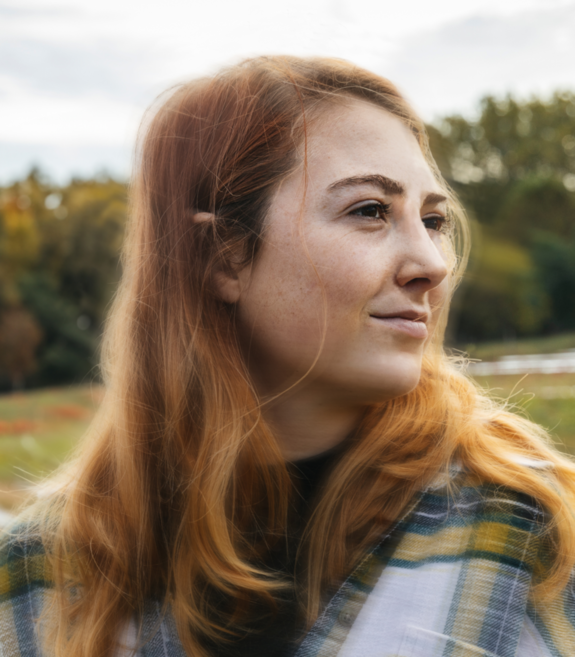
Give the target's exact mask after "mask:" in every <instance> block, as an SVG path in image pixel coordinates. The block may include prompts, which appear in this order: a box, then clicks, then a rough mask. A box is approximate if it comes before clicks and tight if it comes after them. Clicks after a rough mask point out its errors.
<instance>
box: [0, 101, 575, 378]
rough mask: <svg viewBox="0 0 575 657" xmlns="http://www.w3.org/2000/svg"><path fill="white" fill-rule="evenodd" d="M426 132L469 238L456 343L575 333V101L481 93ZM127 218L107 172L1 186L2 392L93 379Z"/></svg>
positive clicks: (34, 176)
mask: <svg viewBox="0 0 575 657" xmlns="http://www.w3.org/2000/svg"><path fill="white" fill-rule="evenodd" d="M428 130H429V136H430V145H431V149H432V152H433V154H434V156H435V158H436V161H437V163H438V166H439V168H440V170H441V172H442V174H443V175H444V176H445V178H446V179H447V181H448V182H449V184H450V185H451V186H452V187H453V189H454V190H455V192H456V193H457V194H458V196H459V198H460V199H461V200H462V202H463V204H464V206H465V208H466V210H467V212H468V213H469V216H470V218H471V219H472V224H473V233H474V248H473V251H472V257H471V262H470V268H469V272H468V274H467V275H466V278H465V281H464V283H463V284H462V286H461V287H460V288H459V290H458V292H457V293H456V298H455V303H454V305H453V310H452V316H451V319H450V341H451V343H453V344H455V345H459V346H464V345H465V344H466V343H469V342H475V343H477V342H481V341H485V340H497V339H514V338H516V337H523V336H538V335H545V334H551V333H558V332H563V331H570V330H575V221H574V220H575V93H573V92H557V93H555V94H554V95H553V96H552V97H551V98H547V99H540V98H532V99H530V100H523V101H520V100H517V99H514V98H513V97H510V96H508V97H505V98H494V97H486V98H484V99H483V100H482V101H481V104H480V107H479V111H478V113H477V117H475V118H473V119H471V118H469V117H467V118H466V117H463V116H460V115H454V116H448V117H445V118H443V119H442V120H440V121H437V122H435V123H434V124H432V125H429V126H428ZM126 214H127V188H126V185H125V184H124V183H122V182H119V181H116V180H113V179H111V178H108V177H105V176H104V177H99V178H97V179H93V180H72V181H71V182H70V183H69V184H67V185H64V186H57V185H54V184H52V183H51V182H50V180H49V179H48V178H46V177H45V176H44V174H43V173H42V172H40V171H38V170H37V169H34V170H32V171H31V172H30V174H29V175H28V176H27V177H26V178H25V179H23V180H19V181H16V182H14V183H13V184H11V185H9V186H5V187H3V188H0V390H9V389H14V388H20V387H23V386H24V385H26V386H27V387H32V386H45V385H57V384H63V383H68V382H73V381H81V380H86V379H87V378H90V377H92V376H95V375H96V372H97V367H96V366H97V360H98V343H99V338H100V335H101V331H102V325H103V322H104V318H105V315H106V311H107V308H108V305H109V302H110V299H111V297H112V295H113V293H114V290H115V287H116V285H117V282H118V280H119V277H120V274H121V265H120V262H119V253H120V248H121V244H122V238H123V233H124V226H125V221H126Z"/></svg>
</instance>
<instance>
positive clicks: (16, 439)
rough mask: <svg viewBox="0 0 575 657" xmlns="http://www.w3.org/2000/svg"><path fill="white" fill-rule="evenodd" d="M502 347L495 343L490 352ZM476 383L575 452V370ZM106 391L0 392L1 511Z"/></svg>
mask: <svg viewBox="0 0 575 657" xmlns="http://www.w3.org/2000/svg"><path fill="white" fill-rule="evenodd" d="M572 337H573V338H574V346H575V336H572ZM570 339H571V338H570ZM560 344H562V346H561V347H556V348H557V349H564V348H568V347H567V346H564V345H566V344H569V342H568V340H563V342H562V343H560ZM531 346H532V351H531V352H529V351H524V349H525V346H521V345H520V347H519V349H520V351H515V353H545V351H544V348H545V345H541V343H540V342H539V343H537V342H535V343H532V345H531ZM499 349H500V347H499V346H498V345H492V347H491V353H492V354H493V353H497V352H498V351H499ZM504 353H512V352H511V351H509V352H504ZM473 355H474V354H473ZM491 357H493V356H491ZM484 358H485V356H484ZM486 359H487V358H486ZM477 381H478V383H479V384H480V385H481V386H483V387H486V388H488V389H490V390H491V393H492V394H493V395H495V396H496V397H499V398H502V399H505V400H508V402H509V403H510V404H512V405H513V406H514V408H515V409H516V410H517V411H518V412H520V413H522V414H525V415H527V416H528V417H530V418H531V419H533V420H535V421H536V422H538V423H540V424H542V425H543V426H544V427H546V428H547V429H548V430H549V431H550V432H551V434H552V435H553V437H554V438H555V440H556V441H557V446H558V448H559V449H561V450H563V451H565V452H567V453H570V454H572V455H574V456H575V374H553V375H548V374H529V375H527V376H523V377H522V376H518V375H517V376H492V377H478V378H477ZM102 395H103V389H102V388H101V387H98V386H78V387H70V388H58V389H56V388H51V389H44V390H37V391H31V392H27V393H17V394H11V395H2V396H0V509H2V508H4V509H8V510H9V509H12V508H13V507H14V506H15V505H16V504H17V503H18V502H19V501H20V500H21V499H22V498H23V496H24V495H26V491H27V489H29V488H30V486H32V485H34V483H36V482H38V481H39V480H40V479H42V478H43V477H44V476H46V475H48V474H49V473H50V472H52V471H53V470H54V468H55V467H57V466H58V465H59V464H60V463H61V462H62V461H63V460H64V459H65V458H66V457H67V455H68V454H69V453H70V451H71V450H72V448H73V447H74V445H75V444H76V443H77V441H78V439H79V438H80V437H81V436H82V434H83V433H84V431H85V429H86V427H87V426H88V424H89V422H90V419H91V418H92V416H93V414H94V412H95V410H96V408H97V406H98V404H99V402H100V401H101V399H102Z"/></svg>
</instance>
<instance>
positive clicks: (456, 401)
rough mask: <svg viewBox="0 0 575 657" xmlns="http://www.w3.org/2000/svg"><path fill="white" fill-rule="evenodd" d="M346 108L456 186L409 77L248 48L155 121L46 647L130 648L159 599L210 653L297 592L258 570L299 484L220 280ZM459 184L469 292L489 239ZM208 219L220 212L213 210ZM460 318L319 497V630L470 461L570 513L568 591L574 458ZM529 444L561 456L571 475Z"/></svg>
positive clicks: (67, 525)
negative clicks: (480, 363)
mask: <svg viewBox="0 0 575 657" xmlns="http://www.w3.org/2000/svg"><path fill="white" fill-rule="evenodd" d="M346 98H355V99H360V100H363V101H366V102H369V103H372V104H375V105H377V106H378V107H381V108H382V109H385V110H386V111H388V112H391V113H392V114H393V115H395V116H397V117H398V118H399V119H400V120H401V121H403V122H404V123H405V124H406V125H407V126H408V127H409V128H410V130H411V131H412V132H413V134H414V136H415V137H416V138H417V140H418V143H419V145H420V147H421V149H422V152H423V153H424V155H425V157H426V159H427V161H428V163H429V165H430V167H431V168H432V171H433V172H434V175H435V176H436V178H437V180H438V181H440V183H441V185H442V187H443V188H444V189H447V185H446V184H445V182H444V181H443V180H442V178H441V176H440V174H439V172H438V170H437V167H436V166H435V163H434V162H433V158H432V156H431V153H430V151H429V145H428V142H427V137H426V134H425V129H424V126H423V124H422V123H421V121H420V120H419V119H418V118H417V117H416V115H415V114H414V112H413V110H412V109H411V108H410V107H409V105H408V104H407V103H406V101H405V100H404V99H403V98H402V96H401V95H400V94H399V92H398V91H397V89H396V88H395V87H394V86H393V85H392V84H391V83H390V82H388V81H387V80H385V79H383V78H381V77H379V76H376V75H374V74H372V73H369V72H367V71H365V70H363V69H360V68H358V67H356V66H353V65H351V64H348V63H346V62H343V61H338V60H333V59H300V58H295V57H260V58H256V59H251V60H247V61H246V62H243V63H242V64H239V65H238V66H234V67H231V68H229V69H226V70H224V71H222V72H221V73H219V74H218V75H216V76H214V77H209V78H203V79H200V80H196V81H194V82H191V83H189V84H185V85H182V86H180V87H178V88H176V89H175V90H174V91H172V92H171V94H170V95H169V97H168V98H167V99H166V100H165V101H164V102H163V104H162V105H161V107H160V108H159V109H158V110H157V111H156V113H155V114H154V116H153V117H152V118H151V119H150V120H148V119H147V118H146V122H145V123H146V130H145V133H144V134H143V137H142V140H141V148H140V150H139V152H138V157H137V167H136V170H137V173H136V175H135V177H134V183H133V186H132V190H131V191H132V194H131V198H132V206H131V216H130V222H129V226H128V231H127V237H126V241H125V246H124V254H123V264H124V275H123V279H122V282H121V285H120V288H119V290H118V293H117V295H116V298H115V301H114V305H113V309H112V312H111V315H110V318H109V321H108V324H107V328H106V333H105V340H104V346H103V357H102V370H103V374H104V380H105V384H106V395H105V400H104V402H103V404H102V407H101V409H100V411H99V413H98V415H97V417H96V420H95V421H94V423H93V424H92V426H91V428H90V429H89V431H88V434H87V435H86V437H85V439H84V441H83V443H82V445H81V447H80V449H79V451H78V455H77V458H76V459H75V461H74V462H73V464H72V465H71V466H69V467H68V470H67V472H68V473H69V480H68V483H67V485H66V486H65V487H64V489H63V494H62V496H61V497H59V498H58V500H57V501H56V502H54V501H53V502H52V503H51V506H50V507H49V509H48V511H47V515H46V517H45V525H44V537H45V538H44V540H45V543H46V546H47V549H48V553H49V554H50V555H51V561H52V566H53V574H54V581H55V595H54V605H53V607H52V609H51V610H50V614H53V615H54V617H55V618H57V619H58V620H57V622H56V623H54V628H55V629H54V633H53V634H52V635H51V636H50V637H48V638H47V642H49V643H50V645H51V650H52V652H54V654H56V655H57V656H58V657H72V656H73V657H94V656H95V655H112V654H113V652H114V648H115V645H116V642H117V640H118V633H119V631H120V629H121V626H122V624H123V623H125V622H127V621H128V620H129V619H130V618H131V617H134V616H135V617H136V618H138V617H139V616H141V614H142V613H143V606H144V603H145V601H146V600H148V599H156V600H159V601H160V602H161V603H162V604H163V608H164V610H167V609H168V607H169V609H170V610H171V613H172V614H173V616H174V618H175V621H176V624H177V628H178V632H179V636H180V639H181V641H182V644H183V646H184V648H185V650H186V651H187V652H188V653H189V654H193V655H198V656H202V655H204V656H206V655H207V653H206V650H205V648H204V643H203V641H204V639H206V638H207V639H211V640H224V639H225V637H226V636H233V634H234V632H235V631H236V630H237V629H238V627H241V624H242V623H243V622H244V621H245V620H246V619H245V618H243V617H242V616H241V613H240V611H241V606H242V603H243V602H245V601H246V600H251V599H254V598H259V599H261V600H263V601H264V602H265V603H267V604H269V605H273V601H274V595H275V594H276V593H277V592H278V591H280V590H281V589H282V588H283V587H285V586H286V583H285V582H284V581H281V580H279V579H278V578H277V576H276V575H274V573H271V572H267V571H266V570H265V569H264V568H263V567H259V566H258V565H257V564H259V563H261V562H262V557H263V556H264V555H265V554H266V553H267V552H268V551H269V550H270V549H271V548H272V547H273V545H274V542H277V541H281V540H284V538H285V532H286V524H287V518H288V507H289V500H290V497H291V495H292V492H293V491H292V483H291V479H290V476H289V474H288V471H287V469H286V465H285V463H284V461H283V458H282V455H281V452H280V450H279V447H278V445H277V443H276V440H275V438H274V436H273V435H272V432H271V431H270V429H269V427H268V426H267V425H266V423H265V421H264V420H263V418H262V414H261V407H260V400H259V399H258V397H257V395H256V393H255V390H254V387H253V385H252V383H251V381H250V377H249V374H248V371H247V368H246V365H245V363H244V360H243V358H242V354H241V350H240V347H239V344H238V339H237V334H236V330H235V323H234V308H233V306H230V304H226V303H224V302H222V300H221V299H220V298H219V296H218V293H217V289H216V288H215V286H214V272H216V271H218V270H219V271H221V270H222V269H226V268H230V267H238V266H245V265H247V264H249V263H250V262H252V261H253V260H254V258H256V257H257V254H258V249H259V248H260V245H261V243H262V237H263V235H264V233H265V216H266V212H267V210H268V208H269V204H270V201H271V199H272V196H273V192H274V190H275V189H276V187H277V185H278V184H279V183H280V182H281V181H282V180H283V179H284V178H285V177H286V176H287V175H289V174H290V172H292V171H294V170H295V168H296V167H297V166H302V162H303V164H304V165H305V162H304V160H305V157H304V155H305V144H306V136H307V130H308V129H309V126H310V124H313V121H314V120H316V118H317V117H318V116H321V112H322V108H323V107H324V106H325V105H326V104H330V103H337V102H341V101H342V99H346ZM302 145H303V154H304V155H303V156H302ZM449 195H450V202H449V204H450V213H451V215H452V218H453V226H454V228H453V233H452V234H451V235H450V236H449V244H451V245H452V248H451V253H452V255H453V262H452V265H453V266H452V272H451V283H452V289H454V288H455V285H456V284H457V282H458V280H459V279H460V277H461V273H462V270H463V267H464V265H465V261H466V257H467V249H468V229H467V224H466V220H465V216H464V214H463V212H462V210H461V208H460V206H459V205H458V204H457V201H456V199H455V197H454V196H453V195H452V194H451V193H449ZM198 212H205V213H211V214H213V215H214V217H215V218H214V220H213V221H204V222H194V221H193V215H194V214H195V213H198ZM446 320H447V309H445V311H444V314H443V317H442V320H441V323H440V326H439V329H438V330H437V331H436V334H435V337H434V341H433V343H432V344H430V345H428V348H427V352H426V357H425V362H424V368H423V373H422V378H421V382H420V384H419V385H418V386H417V388H416V389H415V390H414V391H413V392H411V393H409V394H408V395H405V396H403V397H401V398H398V399H394V400H392V401H390V402H387V403H385V404H379V405H376V406H374V407H372V408H371V409H370V410H369V412H368V413H367V415H366V417H365V419H364V421H363V423H362V425H361V426H360V427H359V428H358V431H357V434H356V436H355V437H354V440H351V441H349V443H348V444H347V445H346V451H345V459H341V460H340V461H339V463H338V464H337V466H336V467H335V469H334V470H333V472H332V473H331V475H330V477H329V479H328V481H327V482H326V486H325V490H324V492H323V494H322V495H321V497H320V499H319V500H318V501H317V505H316V510H315V512H314V513H313V514H312V515H311V517H310V519H309V522H308V525H307V527H306V530H305V535H304V542H303V544H302V551H301V562H302V564H303V567H302V573H303V574H302V576H301V578H300V579H298V580H297V581H296V584H295V585H296V586H297V587H298V590H299V592H300V595H301V599H302V609H303V613H304V614H305V616H306V619H307V622H308V624H311V623H312V622H313V621H314V619H315V618H316V617H317V614H318V612H319V609H320V600H321V597H322V594H323V593H324V592H325V590H326V586H327V585H328V584H329V583H333V582H337V581H340V580H341V579H342V578H343V577H344V576H345V575H346V573H347V572H349V570H350V569H351V568H352V566H353V565H354V564H355V563H356V562H357V560H358V558H359V557H360V555H361V554H362V552H363V551H364V550H365V549H366V548H367V547H368V546H369V544H370V543H371V542H373V541H374V540H375V539H376V537H377V536H378V535H379V534H381V532H382V530H383V529H384V527H385V526H387V525H389V524H390V523H391V522H392V521H393V520H394V519H395V518H397V516H398V515H399V514H400V513H401V511H402V510H403V509H404V508H405V505H406V504H407V502H408V500H409V499H410V498H411V497H412V496H413V494H414V493H415V491H417V490H418V489H420V488H421V487H422V486H424V485H425V484H426V483H428V482H429V481H430V480H431V479H432V478H433V477H434V476H435V475H437V473H438V472H440V471H442V470H443V469H446V468H447V467H449V465H450V464H451V463H452V462H453V461H454V459H456V458H458V459H460V460H461V461H462V462H463V463H464V464H465V466H466V467H467V468H469V469H470V470H471V471H474V472H477V473H478V475H480V476H481V477H482V478H483V479H485V480H486V481H490V482H495V483H498V484H501V485H506V484H507V483H508V482H509V481H510V480H511V481H514V482H515V483H514V485H515V486H516V487H517V488H518V490H521V491H524V492H526V493H528V494H530V495H532V496H533V497H534V498H535V499H537V500H538V501H539V502H540V503H541V504H542V505H543V506H545V508H547V509H548V510H549V511H550V513H552V514H554V515H555V517H556V518H558V521H557V523H556V525H555V535H556V543H557V554H556V558H555V562H554V566H553V569H552V571H551V572H550V573H549V576H548V577H547V579H546V580H545V582H544V583H543V584H542V586H543V587H544V592H545V591H547V592H551V593H553V592H554V591H557V590H558V589H559V588H560V587H561V586H563V585H564V584H565V583H566V581H567V575H568V572H569V571H570V569H571V567H572V565H573V562H574V561H575V556H573V555H574V553H573V551H572V550H571V546H573V545H574V544H575V520H574V519H573V517H572V515H571V514H570V512H569V511H568V510H567V508H566V504H565V501H564V500H565V499H567V500H569V501H570V502H571V501H572V500H573V499H574V498H575V486H574V484H573V479H572V475H573V473H574V467H573V466H572V464H571V463H570V462H569V461H568V460H567V459H565V458H563V457H561V456H559V455H558V454H557V453H556V452H555V451H554V450H552V449H551V448H549V447H548V446H547V445H546V444H545V442H544V439H543V438H542V434H541V431H540V430H539V429H538V428H537V427H536V426H535V425H533V424H531V423H529V422H527V421H526V420H523V419H521V418H519V417H517V416H515V415H513V414H511V413H508V412H507V411H505V410H504V409H502V408H500V407H499V406H497V405H495V404H493V403H492V402H489V401H487V400H486V398H485V396H483V395H482V394H481V393H480V392H479V391H478V389H477V388H476V387H475V386H474V385H473V383H472V382H471V381H469V380H468V379H467V378H466V377H465V376H464V374H462V373H461V372H460V371H459V370H458V369H457V368H456V367H455V366H454V365H453V363H451V362H450V361H449V359H448V358H447V357H446V356H445V355H444V353H443V350H442V346H441V343H442V337H443V329H444V327H445V323H446ZM510 453H512V454H515V455H519V456H521V455H523V456H529V457H531V458H543V459H545V460H549V461H551V462H553V463H554V464H555V473H556V474H555V479H554V482H552V483H550V482H549V480H548V478H545V477H543V476H542V475H541V473H539V472H537V471H533V470H530V469H529V468H527V467H525V466H522V465H519V464H518V462H516V461H513V460H512V459H510V458H509V454H510ZM352 501H353V506H352ZM545 587H546V588H545ZM78 590H81V591H82V595H81V596H78V595H76V594H75V591H78ZM215 594H217V595H219V596H222V595H223V596H225V598H226V599H227V600H229V601H230V604H229V606H228V608H227V612H228V613H227V615H226V613H222V611H221V609H219V610H217V613H216V611H215V610H214V609H213V604H214V602H213V601H214V600H215V599H216V598H215V597H214V595H215ZM140 638H141V640H142V641H145V640H146V637H140Z"/></svg>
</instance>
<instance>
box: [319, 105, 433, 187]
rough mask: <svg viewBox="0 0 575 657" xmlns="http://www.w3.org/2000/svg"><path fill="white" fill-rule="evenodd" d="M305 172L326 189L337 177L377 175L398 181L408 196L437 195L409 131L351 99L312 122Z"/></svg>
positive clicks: (387, 114)
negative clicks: (420, 194)
mask: <svg viewBox="0 0 575 657" xmlns="http://www.w3.org/2000/svg"><path fill="white" fill-rule="evenodd" d="M307 173H308V176H309V182H310V183H311V184H312V186H313V187H318V188H320V187H323V188H324V189H325V188H326V187H327V186H329V185H330V184H331V183H332V182H333V181H334V180H338V179H341V178H346V177H353V176H358V175H366V174H367V175H370V174H379V175H383V176H386V177H388V178H391V179H393V180H397V181H398V182H400V183H401V184H402V185H403V187H404V188H405V189H406V191H407V194H408V195H409V194H412V193H413V194H417V193H424V192H425V193H429V192H440V191H441V188H440V187H439V185H438V183H437V181H436V180H435V178H434V176H433V174H432V173H431V170H430V168H429V166H428V164H427V162H426V160H425V157H424V156H423V153H422V152H421V148H420V147H419V144H418V142H417V139H416V138H415V136H414V135H413V133H412V132H411V131H410V129H409V128H408V127H407V126H406V125H405V124H404V123H403V122H402V121H401V120H400V119H398V118H397V117H396V116H394V115H393V114H391V113H390V112H388V111H386V110H384V109H382V108H380V107H377V106H376V105H373V104H371V103H367V102H364V101H361V100H355V99H349V100H347V99H346V100H345V101H344V102H342V103H341V104H338V105H335V106H333V105H332V106H329V107H327V108H324V109H322V110H321V112H320V114H319V115H318V116H317V117H316V119H315V120H314V121H313V122H312V123H311V125H310V127H309V128H308V135H307ZM318 191H319V189H318Z"/></svg>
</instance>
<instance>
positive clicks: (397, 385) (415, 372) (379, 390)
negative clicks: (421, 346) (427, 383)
mask: <svg viewBox="0 0 575 657" xmlns="http://www.w3.org/2000/svg"><path fill="white" fill-rule="evenodd" d="M401 361H402V362H393V363H389V362H388V363H385V364H384V365H381V366H380V367H377V368H375V367H374V365H373V364H371V365H370V367H368V368H362V369H361V370H358V371H356V372H355V373H354V376H353V377H351V378H352V381H350V380H349V379H348V386H347V388H348V390H349V391H350V393H351V395H352V396H353V397H354V398H355V399H356V400H357V401H358V402H360V403H364V404H376V403H381V402H385V401H389V400H390V399H395V398H397V397H402V396H403V395H407V394H408V393H409V392H411V391H412V390H414V389H415V388H416V387H417V385H418V383H419V380H420V378H421V360H420V359H417V362H414V361H413V360H411V359H405V360H404V359H401ZM350 383H351V385H349V384H350Z"/></svg>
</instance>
